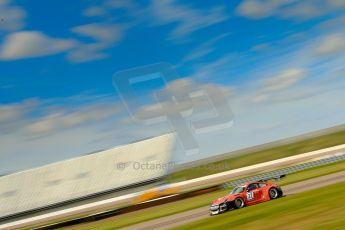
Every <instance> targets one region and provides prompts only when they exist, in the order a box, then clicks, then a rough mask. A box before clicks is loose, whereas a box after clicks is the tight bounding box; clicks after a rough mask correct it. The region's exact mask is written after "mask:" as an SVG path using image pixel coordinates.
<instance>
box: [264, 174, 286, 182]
mask: <svg viewBox="0 0 345 230" xmlns="http://www.w3.org/2000/svg"><path fill="white" fill-rule="evenodd" d="M284 177H286V175H285V174H282V175H279V176H273V177H268V178H263V179H260V180H259V182H266V181H269V180H280V179H282V178H284Z"/></svg>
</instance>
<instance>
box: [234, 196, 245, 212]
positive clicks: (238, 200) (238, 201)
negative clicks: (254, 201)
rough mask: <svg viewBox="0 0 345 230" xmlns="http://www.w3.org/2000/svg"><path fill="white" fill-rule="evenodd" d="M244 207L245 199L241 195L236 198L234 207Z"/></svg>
mask: <svg viewBox="0 0 345 230" xmlns="http://www.w3.org/2000/svg"><path fill="white" fill-rule="evenodd" d="M243 207H244V200H243V199H242V198H240V197H238V198H236V199H235V200H234V208H235V209H240V208H243Z"/></svg>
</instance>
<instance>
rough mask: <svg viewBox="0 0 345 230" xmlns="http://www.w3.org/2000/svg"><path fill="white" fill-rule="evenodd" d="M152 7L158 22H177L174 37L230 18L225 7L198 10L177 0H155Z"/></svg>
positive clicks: (185, 34)
mask: <svg viewBox="0 0 345 230" xmlns="http://www.w3.org/2000/svg"><path fill="white" fill-rule="evenodd" d="M150 9H151V11H152V14H153V16H154V18H155V21H157V23H158V24H170V23H176V24H177V26H176V27H175V29H174V30H173V32H172V34H171V36H172V38H173V39H176V38H181V37H185V36H187V35H189V34H191V33H193V32H195V31H197V30H200V29H203V28H206V27H208V26H211V25H214V24H217V23H220V22H223V21H225V20H226V19H227V18H228V17H227V15H226V13H225V9H224V8H223V7H214V8H211V9H208V10H197V9H193V8H192V7H189V6H187V5H182V4H180V3H178V2H177V1H175V0H153V1H152V5H151V7H150Z"/></svg>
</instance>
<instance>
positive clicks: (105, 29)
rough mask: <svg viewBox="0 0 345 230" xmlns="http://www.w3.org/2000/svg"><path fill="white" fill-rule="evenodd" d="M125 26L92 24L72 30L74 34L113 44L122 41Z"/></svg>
mask: <svg viewBox="0 0 345 230" xmlns="http://www.w3.org/2000/svg"><path fill="white" fill-rule="evenodd" d="M122 30H123V26H120V25H114V24H104V23H92V24H86V25H81V26H77V27H74V28H72V32H74V33H77V34H79V35H82V36H86V37H91V38H93V39H94V40H96V41H100V42H104V43H112V42H117V41H119V40H121V38H122Z"/></svg>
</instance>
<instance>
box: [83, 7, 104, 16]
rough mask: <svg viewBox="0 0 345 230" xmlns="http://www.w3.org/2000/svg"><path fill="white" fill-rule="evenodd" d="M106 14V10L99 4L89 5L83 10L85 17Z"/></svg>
mask: <svg viewBox="0 0 345 230" xmlns="http://www.w3.org/2000/svg"><path fill="white" fill-rule="evenodd" d="M105 14H106V10H105V9H104V8H103V7H100V6H90V7H89V8H87V9H85V10H84V11H83V15H84V16H86V17H97V16H103V15H105Z"/></svg>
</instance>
